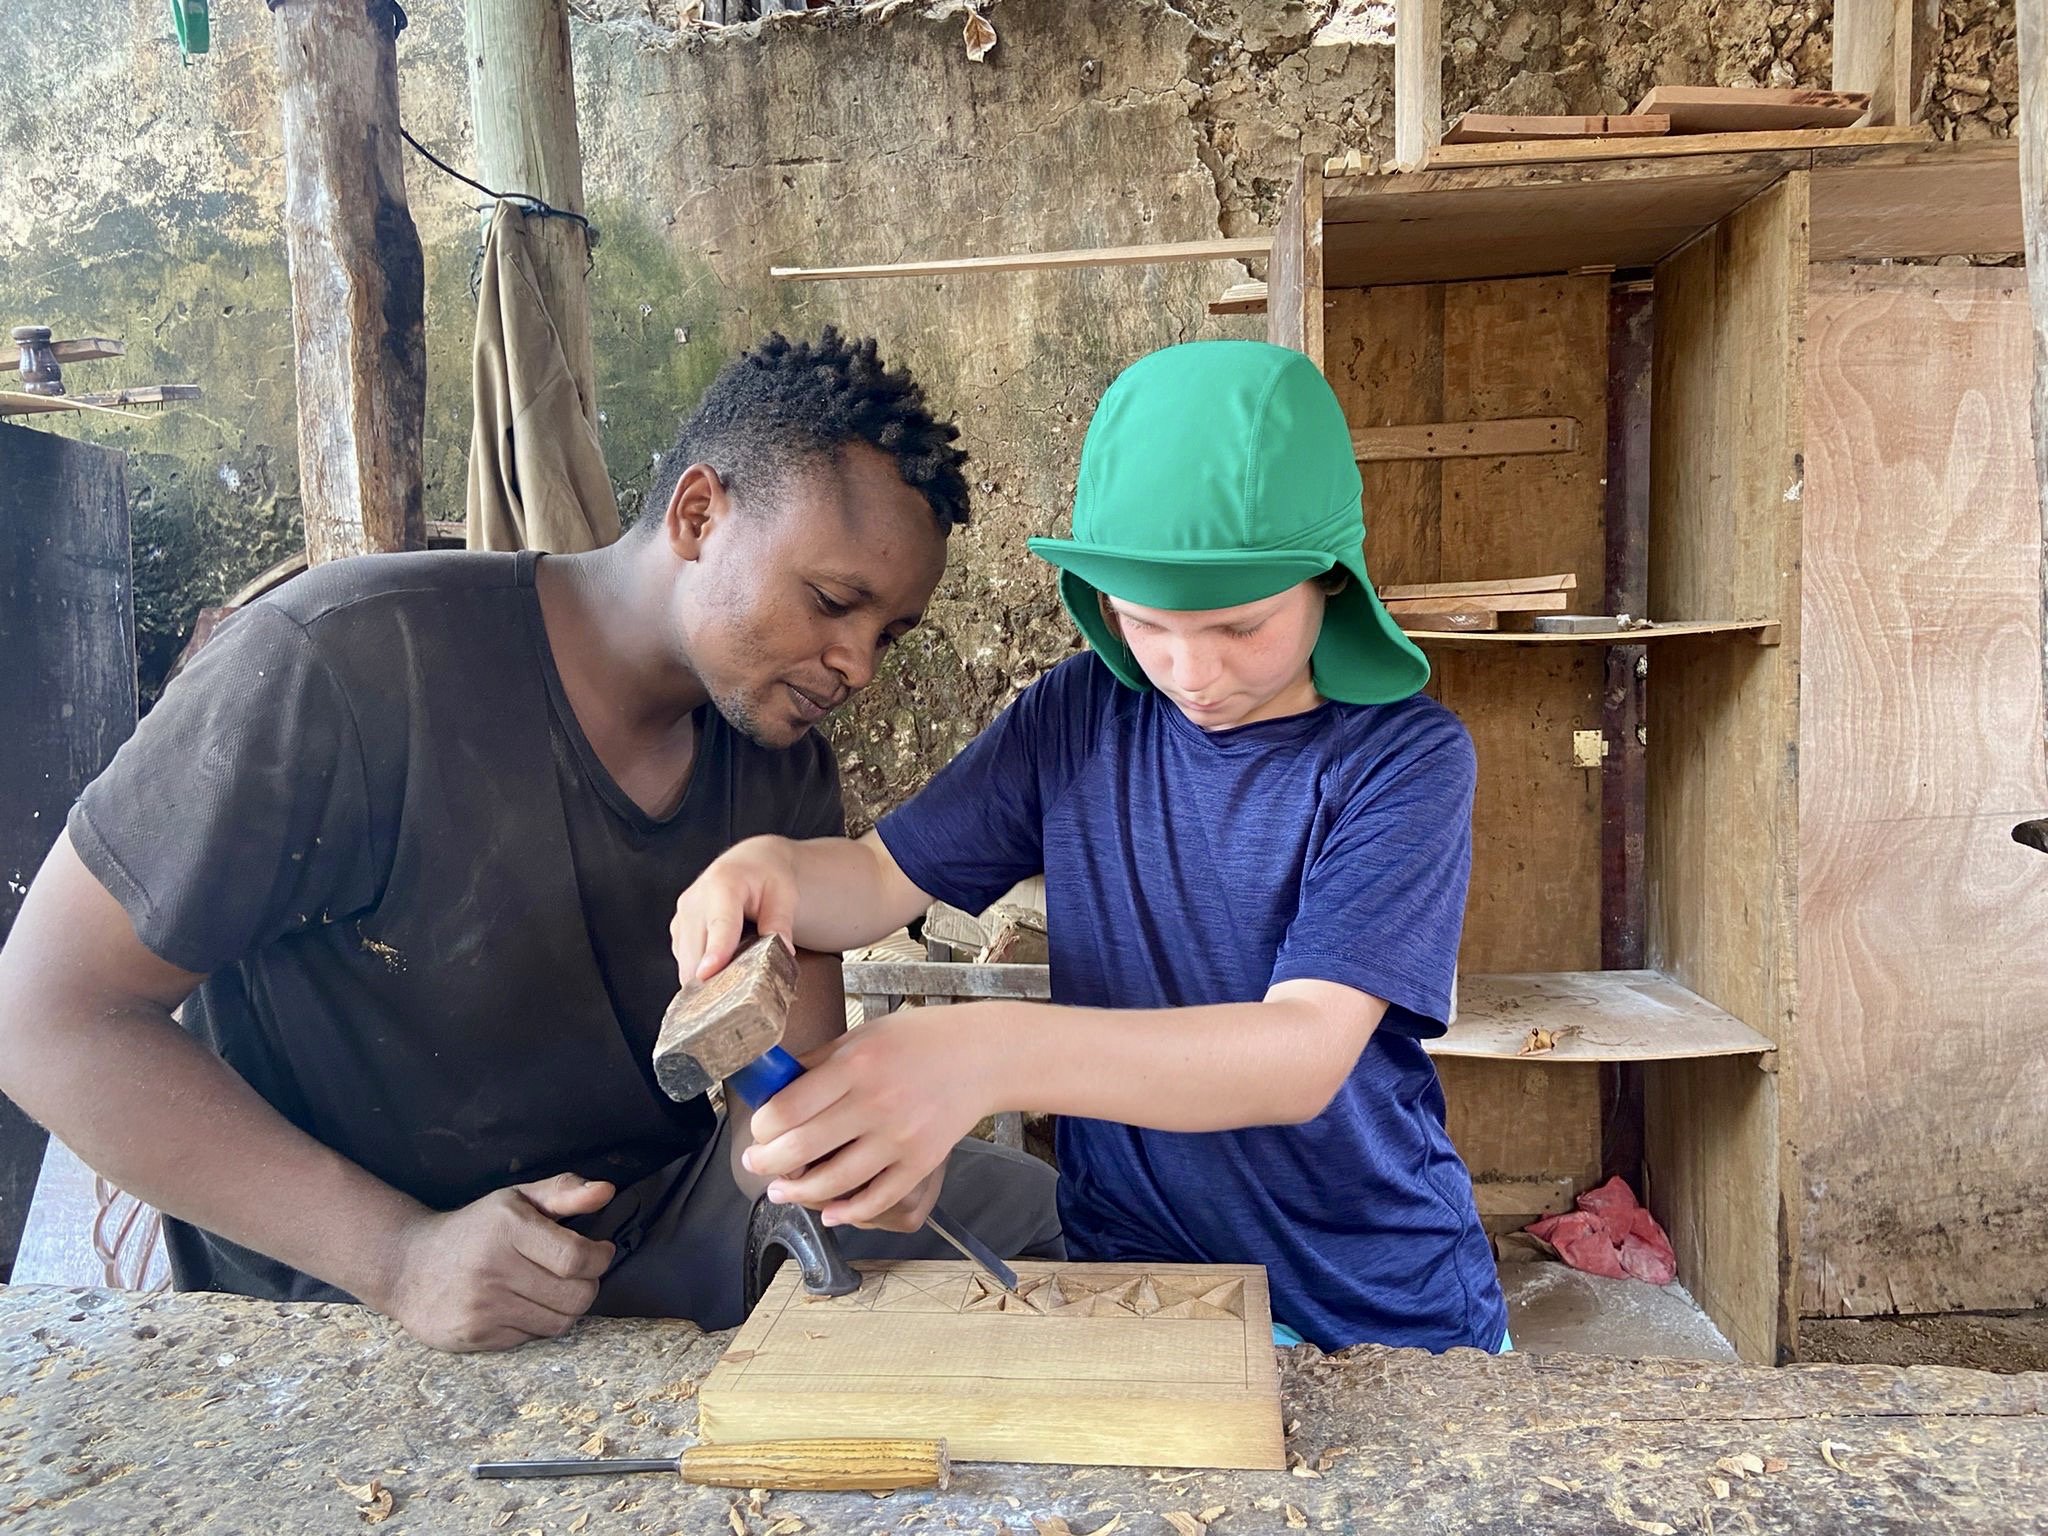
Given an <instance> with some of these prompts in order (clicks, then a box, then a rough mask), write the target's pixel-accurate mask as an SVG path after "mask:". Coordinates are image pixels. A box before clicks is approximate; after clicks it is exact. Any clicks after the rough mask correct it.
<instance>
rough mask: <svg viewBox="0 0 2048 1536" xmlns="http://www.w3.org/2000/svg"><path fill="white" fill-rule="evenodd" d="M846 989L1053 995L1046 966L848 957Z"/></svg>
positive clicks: (900, 993) (949, 994)
mask: <svg viewBox="0 0 2048 1536" xmlns="http://www.w3.org/2000/svg"><path fill="white" fill-rule="evenodd" d="M840 969H841V971H843V972H844V973H845V977H846V990H847V991H849V992H852V993H856V994H859V993H869V992H880V993H888V994H893V995H894V996H897V997H1015V998H1025V999H1043V998H1047V997H1050V996H1051V995H1052V980H1051V972H1050V970H1049V969H1048V968H1047V967H1046V966H1043V965H952V964H948V963H946V962H944V961H931V960H848V961H846V962H845V963H844V964H843V965H842V966H841V967H840Z"/></svg>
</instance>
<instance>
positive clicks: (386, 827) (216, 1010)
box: [0, 330, 1058, 1348]
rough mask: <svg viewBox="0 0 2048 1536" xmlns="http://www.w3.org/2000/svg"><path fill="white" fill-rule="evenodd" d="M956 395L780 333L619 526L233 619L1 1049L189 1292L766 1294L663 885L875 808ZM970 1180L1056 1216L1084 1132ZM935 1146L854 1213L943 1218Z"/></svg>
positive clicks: (55, 872) (844, 345) (908, 1224)
mask: <svg viewBox="0 0 2048 1536" xmlns="http://www.w3.org/2000/svg"><path fill="white" fill-rule="evenodd" d="M955 435H956V434H955V429H954V428H953V427H952V426H950V425H948V424H944V423H941V422H937V421H935V420H934V419H933V417H932V415H931V413H930V411H929V409H928V408H927V406H926V405H925V402H924V399H923V395H922V392H921V391H920V390H919V388H918V387H917V386H916V385H915V384H914V383H913V382H912V381H911V380H910V379H909V377H908V376H907V375H906V374H904V373H901V372H894V371H888V370H885V369H884V368H883V366H882V365H881V363H880V362H879V361H878V360H877V358H876V356H875V348H874V343H873V342H872V341H866V342H859V343H848V342H846V341H845V340H843V339H842V338H840V337H839V336H838V335H837V334H836V333H834V332H832V331H830V330H828V331H827V332H826V333H825V334H824V336H823V338H822V339H821V340H819V341H818V342H816V343H814V344H813V343H806V344H799V345H792V344H790V343H789V342H787V341H785V340H784V339H783V338H781V337H779V336H777V337H771V338H770V339H769V340H768V341H767V342H765V343H763V344H762V346H761V347H759V348H758V349H756V350H755V351H754V352H752V353H749V354H748V355H747V356H745V357H744V358H742V359H740V360H739V361H738V362H737V363H735V364H734V365H733V366H732V367H731V368H729V369H727V370H726V372H725V373H723V374H721V375H720V377H719V378H718V380H717V381H715V382H714V383H713V385H712V386H711V388H710V390H709V391H707V393H706V395H705V397H704V400H703V401H702V403H701V404H700V406H699V408H698V410H697V412H696V413H695V415H694V416H693V417H692V418H691V419H690V421H689V422H688V423H687V424H686V425H685V426H684V428H683V430H682V433H681V436H680V438H679V440H678V442H677V444H676V446H675V448H674V450H673V451H672V452H671V453H670V455H669V456H668V457H667V459H666V460H665V461H664V464H663V467H662V470H661V472H660V473H659V474H658V475H657V480H656V486H657V490H658V492H659V495H658V496H657V497H655V498H654V499H652V500H650V503H649V506H650V509H652V510H650V513H649V515H648V516H647V517H645V518H644V519H643V520H642V522H641V523H640V524H639V525H637V526H636V527H635V528H634V529H633V530H631V531H630V532H629V533H628V534H627V535H626V536H625V537H624V538H623V539H621V540H620V541H619V542H618V543H616V544H614V545H612V546H611V547H609V548H607V549H603V550H599V551H596V552H594V553H590V554H583V555H568V556H548V557H541V556H537V555H534V554H532V553H530V552H529V553H522V554H516V555H494V554H468V553H447V554H417V555H383V556H374V557H370V558H367V559H360V560H347V561H341V562H337V563H336V564H333V565H330V566H325V567H322V568H320V569H318V570H316V571H313V572H310V573H308V574H307V575H305V576H303V577H300V578H299V579H297V580H295V581H293V582H292V583H290V584H289V585H287V586H286V587H284V588H283V589H281V590H280V591H279V592H278V593H276V594H275V595H273V596H272V597H270V598H268V599H265V600H264V601H263V602H260V603H258V604H256V605H255V606H253V607H252V608H250V609H249V610H248V611H246V612H244V613H242V614H240V615H239V616H237V617H236V619H235V620H234V621H233V622H232V623H231V624H229V625H228V626H226V627H225V628H224V629H223V630H222V631H221V633H220V634H219V635H218V636H217V637H216V638H215V639H214V640H213V641H212V642H211V643H210V644H209V645H208V646H207V648H206V649H205V650H204V651H203V652H202V653H201V654H200V656H199V657H198V658H197V660H196V662H195V663H194V665H193V666H192V667H191V668H190V669H189V671H188V672H187V673H186V674H185V675H184V676H182V677H180V678H179V679H178V680H177V681H176V682H174V683H173V684H172V685H171V687H170V688H169V689H168V690H166V693H165V695H164V698H163V700H162V702H161V703H160V704H158V706H157V707H156V708H155V709H154V710H153V711H152V712H151V713H150V715H149V716H148V718H147V719H145V720H144V722H143V723H142V725H141V727H140V728H139V729H138V730H137V732H136V734H135V736H134V738H133V739H132V740H131V741H130V742H129V743H128V744H127V745H126V746H124V747H123V748H122V750H121V752H120V753H119V755H118V756H117V757H116V758H115V760H114V762H113V764H112V765H111V766H110V767H109V768H108V769H107V771H106V772H105V773H104V774H103V775H102V776H101V777H100V778H99V779H97V780H96V781H95V782H94V783H93V784H92V785H90V786H89V787H88V788H87V790H86V792H85V794H84V795H83V796H82V797H81V799H80V801H79V803H78V805H77V806H76V808H75V809H74V810H73V812H72V815H71V817H70V820H69V824H68V827H67V828H66V833H65V836H64V837H63V838H62V839H60V841H59V842H58V844H57V846H56V848H55V849H54V851H53V852H52V854H51V856H50V858H49V859H48V861H47V862H46V863H45V865H44V868H43V869H42V871H41V872H40V873H39V874H38V876H37V878H36V881H35V883H34V885H33V887H32V888H31V890H30V892H29V895H28V898H27V900H26V901H25V903H24V904H23V907H22V911H21V915H20V917H19V918H18V919H17V921H16V924H15V928H14V931H13V934H12V936H11V938H10V940H9V942H8V945H7V948H6V950H5V952H4V953H0V1089H4V1090H5V1091H6V1092H7V1093H8V1094H9V1095H10V1096H12V1097H14V1098H16V1099H17V1100H18V1101H19V1102H20V1103H21V1104H22V1105H23V1106H24V1107H25V1108H27V1109H28V1110H29V1112H30V1113H32V1114H34V1115H35V1116H37V1117H38V1118H39V1119H41V1120H42V1121H44V1122H45V1123H46V1124H47V1125H49V1127H50V1128H51V1129H52V1131H54V1132H55V1133H56V1134H57V1135H58V1136H60V1137H61V1138H63V1139H64V1140H65V1141H66V1142H67V1143H69V1144H70V1145H71V1146H73V1147H74V1148H75V1149H76V1150H78V1151H79V1152H80V1153H81V1154H82V1155H83V1156H84V1157H85V1158H86V1160H87V1161H88V1162H90V1163H91V1164H92V1165H93V1166H94V1167H95V1168H97V1169H98V1170H100V1171H101V1172H102V1173H104V1174H106V1175H108V1176H109V1177H110V1178H112V1179H113V1180H114V1181H115V1182H117V1183H119V1184H121V1185H123V1186H124V1187H125V1188H128V1189H130V1190H132V1191H134V1192H135V1193H136V1194H138V1195H139V1196H142V1197H143V1198H146V1199H149V1200H150V1201H152V1202H153V1203H155V1204H156V1205H158V1206H160V1207H161V1208H162V1209H163V1210H164V1211H165V1212H166V1215H167V1221H166V1230H167V1234H168V1246H169V1249H170V1253H171V1258H172V1265H173V1272H174V1275H175V1277H176V1280H177V1283H178V1284H179V1286H180V1287H181V1288H185V1289H214V1290H228V1291H235V1292H240V1293H243V1294H248V1295H255V1296H268V1297H273V1298H277V1299H322V1300H341V1299H349V1298H359V1299H360V1300H362V1301H363V1302H365V1303H366V1304H368V1305H370V1306H373V1307H375V1308H377V1309H378V1310H380V1311H383V1312H386V1313H388V1314H390V1315H391V1316H393V1317H395V1318H396V1319H397V1320H398V1321H399V1322H401V1323H402V1324H403V1325H404V1326H405V1327H406V1328H408V1329H409V1330H410V1331H411V1332H413V1333H414V1334H416V1335H417V1336H419V1337H420V1338H422V1339H424V1340H426V1341H427V1342H428V1343H431V1344H435V1345H439V1346H442V1347H446V1348H502V1347H507V1346H510V1345H513V1344H517V1343H520V1342H523V1341H525V1340H527V1339H530V1338H534V1337H540V1336H547V1335H553V1334H557V1333H560V1332H561V1331H562V1330H563V1329H565V1328H567V1327H568V1326H569V1324H570V1323H571V1322H573V1321H574V1319H575V1318H576V1317H578V1316H580V1315H582V1314H583V1313H584V1312H586V1311H588V1310H591V1309H592V1308H593V1307H595V1308H596V1309H597V1310H600V1311H608V1312H615V1313H640V1314H665V1315H680V1316H687V1317H691V1318H694V1319H695V1320H697V1321H698V1322H700V1323H702V1324H704V1325H705V1326H707V1327H714V1328H715V1327H725V1326H730V1325H731V1324H732V1323H734V1322H737V1321H738V1319H739V1310H740V1301H739V1297H740V1284H741V1267H742V1266H741V1244H742V1241H743V1229H744V1226H745V1218H746V1214H747V1210H748V1207H749V1204H750V1200H749V1198H748V1197H747V1196H746V1195H744V1194H743V1193H742V1192H741V1190H740V1188H739V1187H738V1186H737V1185H735V1183H734V1180H733V1177H732V1175H731V1173H730V1172H729V1171H728V1156H729V1153H730V1147H729V1145H728V1143H729V1142H731V1141H732V1140H733V1139H734V1138H735V1136H736V1135H737V1134H738V1133H737V1132H736V1131H734V1130H728V1129H725V1128H722V1127H721V1126H720V1124H719V1122H718V1119H717V1117H716V1116H714V1114H713V1112H712V1110H711V1108H710V1106H709V1105H708V1104H707V1103H706V1102H705V1101H704V1100H703V1099H701V1098H700V1099H697V1100H694V1101H692V1102H690V1103H686V1104H677V1103H674V1102H672V1101H670V1100H669V1099H668V1098H667V1097H666V1096H665V1095H664V1094H663V1093H662V1092H661V1090H660V1088H659V1087H658V1085H657V1084H656V1082H655V1080H654V1076H653V1072H652V1067H651V1053H652V1050H653V1045H654V1039H655V1035H656V1033H657V1031H658V1028H659V1025H660V1020H661V1015H662V1012H663V1009H664V1007H665V1006H666V1004H667V1002H668V1000H669V998H670V997H671V996H672V995H673V993H674V991H675V988H676V978H677V972H676V962H675V959H674V957H673V955H672V953H671V949H670V938H669V933H668V926H669V923H670V920H671V917H672V915H673V911H674V906H675V900H676V896H677V894H678V893H679V892H680V891H681V890H682V889H683V888H684V887H686V886H687V885H688V884H689V883H690V882H691V881H692V880H693V879H695V878H696V876H697V875H698V874H699V873H700V872H701V871H702V870H703V869H704V867H705V866H706V865H707V864H709V863H710V861H711V860H712V859H714V858H716V857H717V856H718V855H719V854H720V853H721V852H723V851H724V850H725V849H727V848H729V847H730V846H731V845H732V844H733V843H735V842H737V841H738V840H740V839H743V838H746V837H750V836H754V835H756V834H761V833H777V834H780V835H783V836H789V837H819V836H832V835H836V834H838V833H839V832H840V831H841V830H842V828H843V817H842V813H841V807H840V793H839V781H838V772H837V768H836V766H835V764H834V761H833V757H832V752H831V749H830V747H829V746H827V745H826V743H825V741H824V740H823V738H822V737H820V736H819V735H817V734H816V733H815V732H814V731H813V729H812V727H813V726H815V725H816V724H817V722H818V721H819V720H820V719H821V718H822V717H823V716H824V715H825V714H826V713H827V712H829V711H830V710H831V709H832V708H834V707H836V706H837V705H838V704H839V703H841V702H842V701H844V700H845V699H846V698H847V697H848V696H850V694H851V693H853V692H854V691H855V690H858V689H860V688H862V687H864V686H866V684H867V683H868V682H869V681H870V680H871V679H872V678H873V676H874V673H875V668H876V665H877V663H878V661H879V659H880V657H881V655H882V653H883V651H884V650H885V649H886V648H887V647H888V646H889V645H890V644H891V643H892V642H893V641H895V640H896V639H898V638H900V637H901V635H902V634H903V633H904V632H905V631H907V630H908V629H910V628H911V627H912V626H913V625H915V624H916V623H917V622H918V620H919V619H920V617H921V616H922V614H923V611H924V606H925V604H926V602H927V601H928V600H929V598H930V596H931V593H932V590H933V588H934V587H935V585H936V584H937V581H938V578H939V575H940V572H941V570H942V568H943V566H944V562H945V548H946V534H947V532H948V531H949V530H950V528H951V527H952V526H953V525H955V524H957V523H960V522H963V521H964V520H965V517H966V502H967V496H966V486H965V482H964V480H963V479H962V476H961V473H960V468H959V465H960V462H961V460H962V458H963V457H964V456H963V455H962V454H961V453H960V452H959V450H958V449H956V448H954V447H953V446H952V441H951V440H952V439H953V437H954V436H955ZM800 967H801V982H800V988H799V997H798V1001H797V1004H796V1007H795V1009H794V1010H793V1014H792V1019H791V1025H790V1037H789V1042H788V1043H789V1044H790V1045H791V1046H792V1047H793V1048H794V1049H797V1050H799V1051H803V1050H806V1049H811V1048H815V1047H817V1046H820V1045H822V1044H824V1043H825V1042H827V1041H829V1040H830V1039H832V1038H833V1037H834V1036H836V1035H837V1034H839V1033H840V1032H842V1030H843V1028H844V1011H843V999H842V995H841V991H840V985H839V975H838V959H837V957H836V956H829V955H820V954H806V955H804V956H803V957H802V959H801V962H800ZM181 1004H182V1016H181V1017H182V1023H183V1025H184V1030H183V1031H182V1032H181V1031H180V1030H179V1029H178V1028H177V1027H176V1026H175V1025H174V1024H173V1023H172V1020H171V1011H172V1010H173V1009H176V1008H178V1007H179V1006H180V1005H181ZM943 1178H944V1182H945V1183H946V1187H947V1190H948V1205H949V1206H950V1207H952V1208H954V1209H956V1210H957V1211H958V1213H959V1214H960V1215H961V1217H962V1219H963V1220H966V1221H967V1222H969V1224H970V1225H973V1226H975V1227H976V1228H977V1230H978V1231H979V1233H980V1234H981V1235H982V1236H983V1238H984V1239H985V1240H986V1241H988V1242H989V1243H990V1244H991V1245H992V1246H995V1247H997V1248H999V1249H1001V1250H1003V1251H1004V1252H1006V1253H1011V1254H1016V1253H1021V1252H1027V1251H1029V1252H1045V1253H1056V1252H1057V1250H1058V1225H1057V1218H1056V1217H1055V1215H1054V1214H1053V1210H1052V1192H1051V1185H1052V1175H1051V1172H1050V1170H1049V1169H1046V1168H1044V1167H1043V1166H1042V1165H1040V1164H1037V1163H1035V1162H1032V1161H1031V1160H1029V1159H1026V1158H1023V1157H1022V1156H1021V1155H1020V1154H1013V1153H1008V1152H1004V1151H1002V1150H1001V1149H997V1148H993V1147H989V1146H986V1145H985V1144H980V1143H975V1144H973V1145H971V1146H968V1145H965V1144H963V1148H962V1150H961V1152H960V1154H959V1155H958V1156H957V1157H956V1158H954V1159H953V1160H952V1162H951V1163H950V1164H949V1165H948V1167H947V1168H946V1169H945V1170H944V1171H943ZM939 1182H940V1180H939V1179H937V1178H935V1179H933V1180H931V1181H928V1182H927V1183H926V1184H925V1185H924V1186H922V1187H921V1188H920V1189H919V1190H917V1191H915V1192H914V1193H913V1194H912V1195H910V1196H908V1197H906V1198H905V1199H904V1200H902V1201H900V1202H899V1203H897V1204H896V1205H895V1207H894V1208H893V1209H892V1210H891V1211H890V1212H889V1213H888V1214H887V1216H886V1217H885V1218H884V1219H882V1220H880V1221H878V1222H876V1223H874V1224H873V1230H870V1231H864V1232H857V1233H855V1232H850V1233H848V1234H847V1235H846V1237H847V1241H846V1246H847V1247H848V1248H849V1250H850V1251H852V1252H854V1253H856V1254H861V1253H882V1252H888V1253H895V1254H903V1255H912V1254H926V1253H930V1254H931V1255H932V1256H937V1255H938V1252H943V1251H944V1250H937V1251H934V1250H931V1249H929V1248H928V1247H927V1246H926V1244H927V1242H928V1240H927V1239H923V1238H921V1237H916V1236H912V1235H910V1234H913V1233H915V1231H916V1228H917V1227H918V1225H919V1224H920V1223H921V1222H922V1220H923V1218H924V1215H925V1214H926V1213H927V1212H928V1211H929V1209H930V1207H931V1204H932V1202H933V1200H934V1199H935V1198H936V1195H937V1190H938V1186H939Z"/></svg>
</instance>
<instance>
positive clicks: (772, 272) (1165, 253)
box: [768, 235, 1273, 283]
mask: <svg viewBox="0 0 2048 1536" xmlns="http://www.w3.org/2000/svg"><path fill="white" fill-rule="evenodd" d="M1272 247H1273V241H1272V237H1271V236H1270V235H1254V236H1247V237H1245V238H1242V239H1234V240H1181V241H1176V242H1173V243H1171V244H1165V245H1104V246H1096V247H1093V248H1090V249H1083V250H1073V251H1019V252H1017V253H1015V254H1014V255H1007V256H958V257H950V258H946V259H944V260H938V261H890V262H881V263H878V264H876V265H873V266H857V267H770V268H769V269H768V275H769V276H770V277H773V278H779V279H781V280H782V281H783V282H788V283H824V282H836V281H839V280H841V279H845V278H865V277H946V276H949V275H952V274H958V273H969V272H1049V271H1054V270H1057V269H1060V268H1065V267H1131V266H1144V265H1146V264H1148V263H1152V262H1164V261H1230V260H1234V259H1242V258H1244V257H1259V256H1265V255H1267V254H1268V253H1269V252H1270V251H1271V250H1272Z"/></svg>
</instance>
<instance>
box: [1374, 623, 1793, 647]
mask: <svg viewBox="0 0 2048 1536" xmlns="http://www.w3.org/2000/svg"><path fill="white" fill-rule="evenodd" d="M1404 633H1406V634H1407V636H1408V638H1409V639H1411V640H1418V641H1427V642H1429V643H1431V644H1436V645H1443V646H1445V647H1447V648H1449V649H1453V650H1455V649H1458V648H1459V646H1460V644H1461V642H1470V643H1471V644H1472V645H1476V646H1489V645H1642V644H1645V643H1647V642H1651V641H1657V640H1681V639H1689V638H1697V637H1698V636H1701V635H1747V636H1749V637H1750V638H1751V639H1753V640H1755V642H1756V643H1757V644H1758V645H1761V646H1773V645H1777V644H1779V643H1781V640H1782V638H1783V626H1782V625H1780V624H1779V622H1778V621H1777V620H1775V619H1673V620H1670V621H1668V622H1663V623H1655V624H1652V625H1650V626H1649V627H1648V628H1647V629H1618V628H1617V629H1598V630H1591V631H1582V632H1576V633H1573V634H1544V633H1542V632H1540V631H1537V630H1519V629H1517V630H1502V631H1501V632H1500V633H1499V634H1497V635H1453V634H1437V633H1434V632H1432V631H1429V630H1414V629H1410V630H1405V631H1404Z"/></svg>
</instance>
